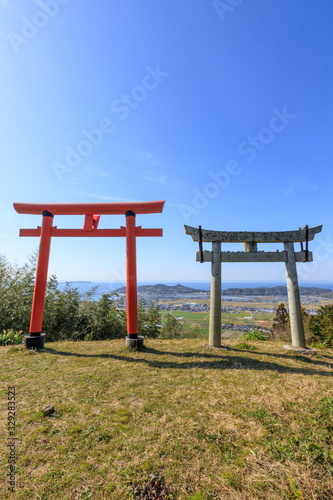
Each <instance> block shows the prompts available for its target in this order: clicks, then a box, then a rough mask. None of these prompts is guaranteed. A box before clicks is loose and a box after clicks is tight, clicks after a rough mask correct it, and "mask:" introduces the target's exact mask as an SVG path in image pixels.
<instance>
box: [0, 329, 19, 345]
mask: <svg viewBox="0 0 333 500" xmlns="http://www.w3.org/2000/svg"><path fill="white" fill-rule="evenodd" d="M22 343H23V332H17V331H15V330H3V331H2V332H1V333H0V345H18V344H22Z"/></svg>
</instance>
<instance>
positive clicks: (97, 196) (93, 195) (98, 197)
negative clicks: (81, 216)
mask: <svg viewBox="0 0 333 500" xmlns="http://www.w3.org/2000/svg"><path fill="white" fill-rule="evenodd" d="M76 194H78V195H80V196H88V197H89V198H94V199H95V200H101V201H110V202H115V203H123V202H124V203H128V202H133V201H135V200H131V199H129V198H122V197H121V196H112V195H105V194H99V193H86V192H85V191H77V192H76Z"/></svg>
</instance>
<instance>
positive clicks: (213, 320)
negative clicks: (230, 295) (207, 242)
mask: <svg viewBox="0 0 333 500" xmlns="http://www.w3.org/2000/svg"><path fill="white" fill-rule="evenodd" d="M221 305H222V301H221V243H220V242H215V241H214V242H213V243H212V268H211V278H210V315H209V345H210V346H213V347H221Z"/></svg>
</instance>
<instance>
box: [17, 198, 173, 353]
mask: <svg viewBox="0 0 333 500" xmlns="http://www.w3.org/2000/svg"><path fill="white" fill-rule="evenodd" d="M163 205H164V201H149V202H132V203H45V204H44V203H43V204H36V203H14V208H15V210H16V211H17V212H18V213H20V214H40V215H42V226H41V227H39V226H38V227H37V228H36V229H21V230H20V236H39V237H40V243H39V252H38V260H37V269H36V280H35V287H34V295H33V302H32V309H31V318H30V327H29V335H26V336H25V341H24V343H25V346H26V347H27V348H37V349H42V348H43V347H44V336H45V334H44V333H42V326H43V315H44V303H45V293H46V285H47V272H48V263H49V256H50V248H51V238H52V237H125V238H126V312H127V337H126V345H127V346H128V347H133V348H136V349H138V348H141V347H142V346H143V337H139V335H138V311H137V273H136V238H137V237H138V236H162V229H143V228H142V227H141V226H136V225H135V216H136V214H150V213H161V212H162V210H163ZM105 214H111V215H112V214H123V215H125V216H126V227H123V226H121V227H120V228H119V229H98V224H99V220H100V217H101V215H105ZM54 215H84V216H85V218H84V224H83V228H82V229H58V228H57V226H53V225H52V224H53V218H54Z"/></svg>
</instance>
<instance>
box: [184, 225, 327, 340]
mask: <svg viewBox="0 0 333 500" xmlns="http://www.w3.org/2000/svg"><path fill="white" fill-rule="evenodd" d="M322 227H323V226H322V225H321V226H316V227H312V228H309V227H308V226H305V227H304V228H300V229H299V230H296V231H280V232H266V231H265V232H248V231H238V232H229V231H210V230H207V229H201V226H199V228H195V227H191V226H184V228H185V233H186V234H189V235H190V236H192V239H193V241H198V242H199V252H197V254H196V260H197V261H199V262H211V285H210V316H209V345H211V346H215V347H220V346H221V326H222V325H221V293H222V292H221V290H222V287H221V285H222V282H221V262H285V264H286V274H287V290H288V303H289V318H290V329H291V341H292V346H291V347H292V348H296V349H297V348H306V344H305V336H304V327H303V318H302V308H301V300H300V293H299V286H298V279H297V267H296V262H312V260H313V258H312V252H310V251H309V249H308V242H309V241H310V240H313V239H314V237H315V234H317V233H320V231H321V230H322ZM203 242H211V243H212V251H211V252H207V251H203V249H202V243H203ZM295 242H300V243H301V251H300V252H295V251H294V243H295ZM304 242H305V243H306V248H305V250H304V249H303V243H304ZM222 243H243V244H244V251H243V252H225V251H223V252H222V251H221V244H222ZM258 243H283V244H284V250H283V251H276V252H266V251H258Z"/></svg>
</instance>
